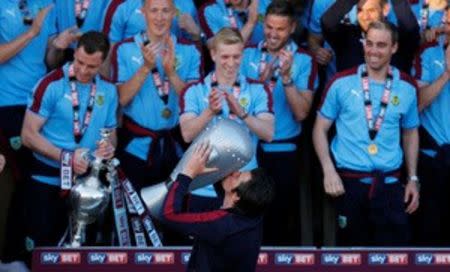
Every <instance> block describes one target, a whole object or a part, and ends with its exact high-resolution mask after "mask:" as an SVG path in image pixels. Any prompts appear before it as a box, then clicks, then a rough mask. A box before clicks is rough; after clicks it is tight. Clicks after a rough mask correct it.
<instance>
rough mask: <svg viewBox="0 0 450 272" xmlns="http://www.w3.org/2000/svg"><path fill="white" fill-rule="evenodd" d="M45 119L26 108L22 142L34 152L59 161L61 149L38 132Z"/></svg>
mask: <svg viewBox="0 0 450 272" xmlns="http://www.w3.org/2000/svg"><path fill="white" fill-rule="evenodd" d="M45 121H46V119H44V118H43V117H41V116H39V115H38V114H36V113H34V112H31V111H30V110H27V112H26V113H25V118H24V121H23V126H22V133H21V137H22V141H23V144H24V145H25V146H26V147H28V148H29V149H31V150H32V151H34V152H37V153H39V154H42V155H44V156H45V157H47V158H49V159H51V160H54V161H59V158H60V155H61V149H60V148H58V147H56V146H54V145H53V144H52V143H50V142H49V141H48V140H47V139H46V138H44V137H43V136H42V134H41V133H40V131H41V128H42V126H43V125H44V123H45Z"/></svg>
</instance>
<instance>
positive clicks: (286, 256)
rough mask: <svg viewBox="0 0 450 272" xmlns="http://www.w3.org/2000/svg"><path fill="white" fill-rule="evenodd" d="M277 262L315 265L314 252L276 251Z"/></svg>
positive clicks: (280, 263) (281, 263) (279, 263)
mask: <svg viewBox="0 0 450 272" xmlns="http://www.w3.org/2000/svg"><path fill="white" fill-rule="evenodd" d="M275 264H278V265H314V254H312V253H307V254H301V253H276V254H275Z"/></svg>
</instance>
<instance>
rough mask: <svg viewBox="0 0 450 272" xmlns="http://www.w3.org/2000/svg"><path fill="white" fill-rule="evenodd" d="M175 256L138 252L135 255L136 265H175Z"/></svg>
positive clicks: (163, 253) (164, 253) (165, 253)
mask: <svg viewBox="0 0 450 272" xmlns="http://www.w3.org/2000/svg"><path fill="white" fill-rule="evenodd" d="M174 258H175V254H174V253H173V252H155V253H150V252H137V253H136V254H135V255H134V262H135V263H136V264H174V263H175V259H174Z"/></svg>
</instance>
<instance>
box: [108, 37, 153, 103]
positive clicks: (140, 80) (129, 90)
mask: <svg viewBox="0 0 450 272" xmlns="http://www.w3.org/2000/svg"><path fill="white" fill-rule="evenodd" d="M159 46H160V44H159V43H150V44H148V45H145V46H144V45H141V52H142V56H143V58H144V64H142V66H141V67H140V68H139V69H138V70H137V71H136V73H134V75H133V76H132V77H131V78H130V79H129V80H128V81H126V82H125V83H123V84H120V85H118V86H117V89H118V90H119V103H120V105H122V106H126V105H128V103H130V102H131V100H132V99H133V98H134V96H135V95H136V94H137V93H138V92H139V90H140V89H141V87H142V85H143V84H144V82H145V80H146V79H147V76H148V75H149V74H150V72H151V70H152V69H153V68H154V67H155V65H156V56H157V52H158V50H159V49H158V47H159ZM114 50H116V51H115V52H113V56H114V57H115V58H116V59H115V60H114V61H115V62H116V63H119V58H120V55H119V54H118V52H117V51H118V50H119V47H115V48H114ZM117 66H118V64H117ZM115 69H117V70H119V67H115ZM119 73H120V71H115V76H116V77H117V76H118V74H119ZM119 78H120V76H119ZM116 79H117V78H115V80H116Z"/></svg>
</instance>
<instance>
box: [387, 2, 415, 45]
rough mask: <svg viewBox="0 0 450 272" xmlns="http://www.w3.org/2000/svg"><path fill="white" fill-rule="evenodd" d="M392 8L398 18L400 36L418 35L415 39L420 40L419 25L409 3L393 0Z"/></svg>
mask: <svg viewBox="0 0 450 272" xmlns="http://www.w3.org/2000/svg"><path fill="white" fill-rule="evenodd" d="M392 8H393V9H394V13H395V16H396V17H397V21H398V32H399V34H400V35H402V34H404V33H405V32H406V33H412V34H416V35H417V36H416V37H415V38H419V37H420V35H419V24H418V23H417V19H416V17H415V16H414V13H413V12H412V10H411V6H410V5H409V3H408V1H406V0H392ZM418 41H419V40H418Z"/></svg>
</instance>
